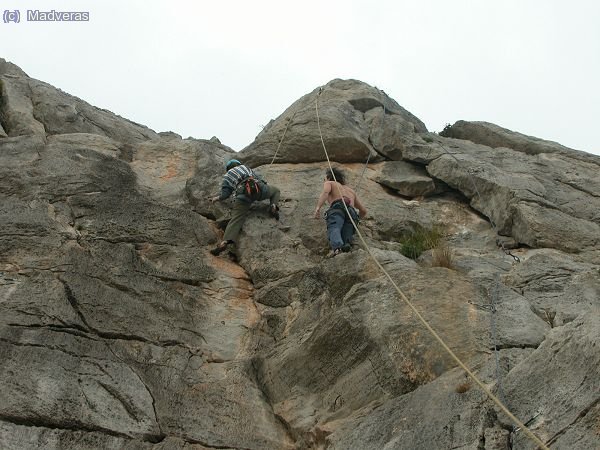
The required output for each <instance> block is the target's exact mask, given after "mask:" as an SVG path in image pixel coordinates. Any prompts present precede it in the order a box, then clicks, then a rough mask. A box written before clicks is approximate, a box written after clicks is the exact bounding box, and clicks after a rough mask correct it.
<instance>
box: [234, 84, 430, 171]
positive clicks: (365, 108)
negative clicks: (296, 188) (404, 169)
mask: <svg viewBox="0 0 600 450" xmlns="http://www.w3.org/2000/svg"><path fill="white" fill-rule="evenodd" d="M317 106H318V111H319V119H320V120H319V124H320V127H321V134H322V136H323V140H324V142H325V145H326V146H327V148H328V150H329V152H330V155H331V157H332V159H334V160H336V161H338V162H361V161H365V160H367V158H369V157H375V156H376V155H377V153H376V150H379V148H381V152H382V153H384V154H385V152H388V151H389V152H392V151H394V150H395V149H396V147H393V148H390V149H388V147H386V145H383V141H384V134H382V133H384V132H383V131H380V128H381V124H380V123H379V121H384V122H385V123H386V125H388V126H389V127H390V128H391V129H390V130H387V129H386V130H385V135H386V136H387V135H393V136H394V137H395V138H396V139H395V141H394V145H397V142H396V141H401V140H402V137H403V136H413V135H414V134H415V132H417V133H421V132H426V131H427V129H426V128H425V125H424V124H423V122H421V121H420V120H419V119H417V118H416V117H415V116H414V115H412V114H411V113H410V112H408V111H406V110H405V109H404V108H402V107H401V106H400V105H398V104H397V103H396V102H395V101H394V100H392V99H391V98H390V97H388V96H387V94H385V93H384V92H383V91H380V90H379V89H377V88H373V87H371V86H369V85H367V84H365V83H362V82H360V81H356V80H333V81H330V82H329V83H327V84H326V85H324V86H323V87H321V88H317V89H315V90H314V91H313V92H311V93H310V94H307V95H305V96H304V97H302V98H301V99H299V100H298V101H296V102H295V103H294V104H292V105H291V106H290V107H289V108H288V109H286V110H285V111H284V112H283V114H282V115H281V116H279V117H278V118H277V119H275V120H273V121H271V122H270V123H269V124H268V125H267V126H266V127H265V128H264V129H263V131H262V132H261V133H260V134H259V135H258V136H257V137H256V139H255V140H254V142H253V143H252V144H250V145H249V146H247V147H246V148H245V149H244V150H242V152H241V153H240V157H241V158H242V159H243V161H245V162H248V163H249V164H251V165H253V166H258V165H261V164H266V163H270V162H271V160H272V159H273V157H274V156H275V152H276V150H277V149H278V148H279V151H278V152H277V157H276V162H277V163H299V162H314V161H322V160H323V149H322V146H321V145H322V144H321V134H320V133H319V127H318V125H319V124H317V123H316V121H315V115H316V109H317ZM384 108H385V116H386V118H385V119H377V118H376V117H375V116H381V115H383V114H384ZM388 117H389V118H388ZM378 120H379V121H378ZM284 133H285V136H284ZM372 133H378V134H376V136H375V138H374V141H373V140H372V139H371V136H372ZM282 138H284V139H285V145H281V146H280V142H282Z"/></svg>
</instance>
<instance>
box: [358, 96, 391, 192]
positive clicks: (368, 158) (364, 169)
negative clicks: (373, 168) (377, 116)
mask: <svg viewBox="0 0 600 450" xmlns="http://www.w3.org/2000/svg"><path fill="white" fill-rule="evenodd" d="M384 125H385V105H383V117H382V118H381V128H383V126H384ZM370 159H371V151H370V150H369V156H367V162H366V163H365V167H363V170H362V173H361V174H360V178H359V179H358V185H357V186H356V189H355V190H354V192H356V195H358V191H359V190H360V183H361V182H362V179H363V175H364V174H365V171H366V170H367V166H368V165H369V160H370Z"/></svg>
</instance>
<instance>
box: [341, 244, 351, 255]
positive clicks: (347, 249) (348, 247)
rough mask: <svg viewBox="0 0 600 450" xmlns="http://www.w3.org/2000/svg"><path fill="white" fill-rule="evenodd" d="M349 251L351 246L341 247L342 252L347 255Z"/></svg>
mask: <svg viewBox="0 0 600 450" xmlns="http://www.w3.org/2000/svg"><path fill="white" fill-rule="evenodd" d="M350 250H352V245H350V244H348V243H345V244H344V245H342V251H343V252H344V253H348V252H349V251H350Z"/></svg>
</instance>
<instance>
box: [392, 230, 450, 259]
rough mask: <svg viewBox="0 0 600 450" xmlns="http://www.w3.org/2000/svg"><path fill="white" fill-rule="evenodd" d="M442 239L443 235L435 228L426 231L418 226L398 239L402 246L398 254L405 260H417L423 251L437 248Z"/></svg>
mask: <svg viewBox="0 0 600 450" xmlns="http://www.w3.org/2000/svg"><path fill="white" fill-rule="evenodd" d="M442 237H443V234H442V232H441V231H440V229H439V228H437V227H433V228H432V229H427V228H424V227H421V226H418V227H416V228H415V229H413V230H411V231H409V232H407V233H404V235H403V236H402V238H400V243H401V244H402V250H401V251H400V252H401V253H402V254H403V255H404V256H406V257H407V258H411V259H417V258H418V257H419V256H421V253H423V252H424V251H425V250H429V249H432V248H435V247H437V246H438V244H439V243H440V241H441V239H442Z"/></svg>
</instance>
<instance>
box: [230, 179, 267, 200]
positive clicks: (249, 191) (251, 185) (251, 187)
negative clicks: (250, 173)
mask: <svg viewBox="0 0 600 450" xmlns="http://www.w3.org/2000/svg"><path fill="white" fill-rule="evenodd" d="M265 187H266V186H265V183H264V182H261V180H259V179H257V178H255V177H248V178H246V179H245V180H244V181H242V182H241V183H240V184H239V185H238V187H237V190H236V193H237V194H238V195H240V194H243V195H245V196H246V198H248V200H250V201H252V202H253V201H256V200H260V198H261V196H262V193H263V190H264V189H265Z"/></svg>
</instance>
